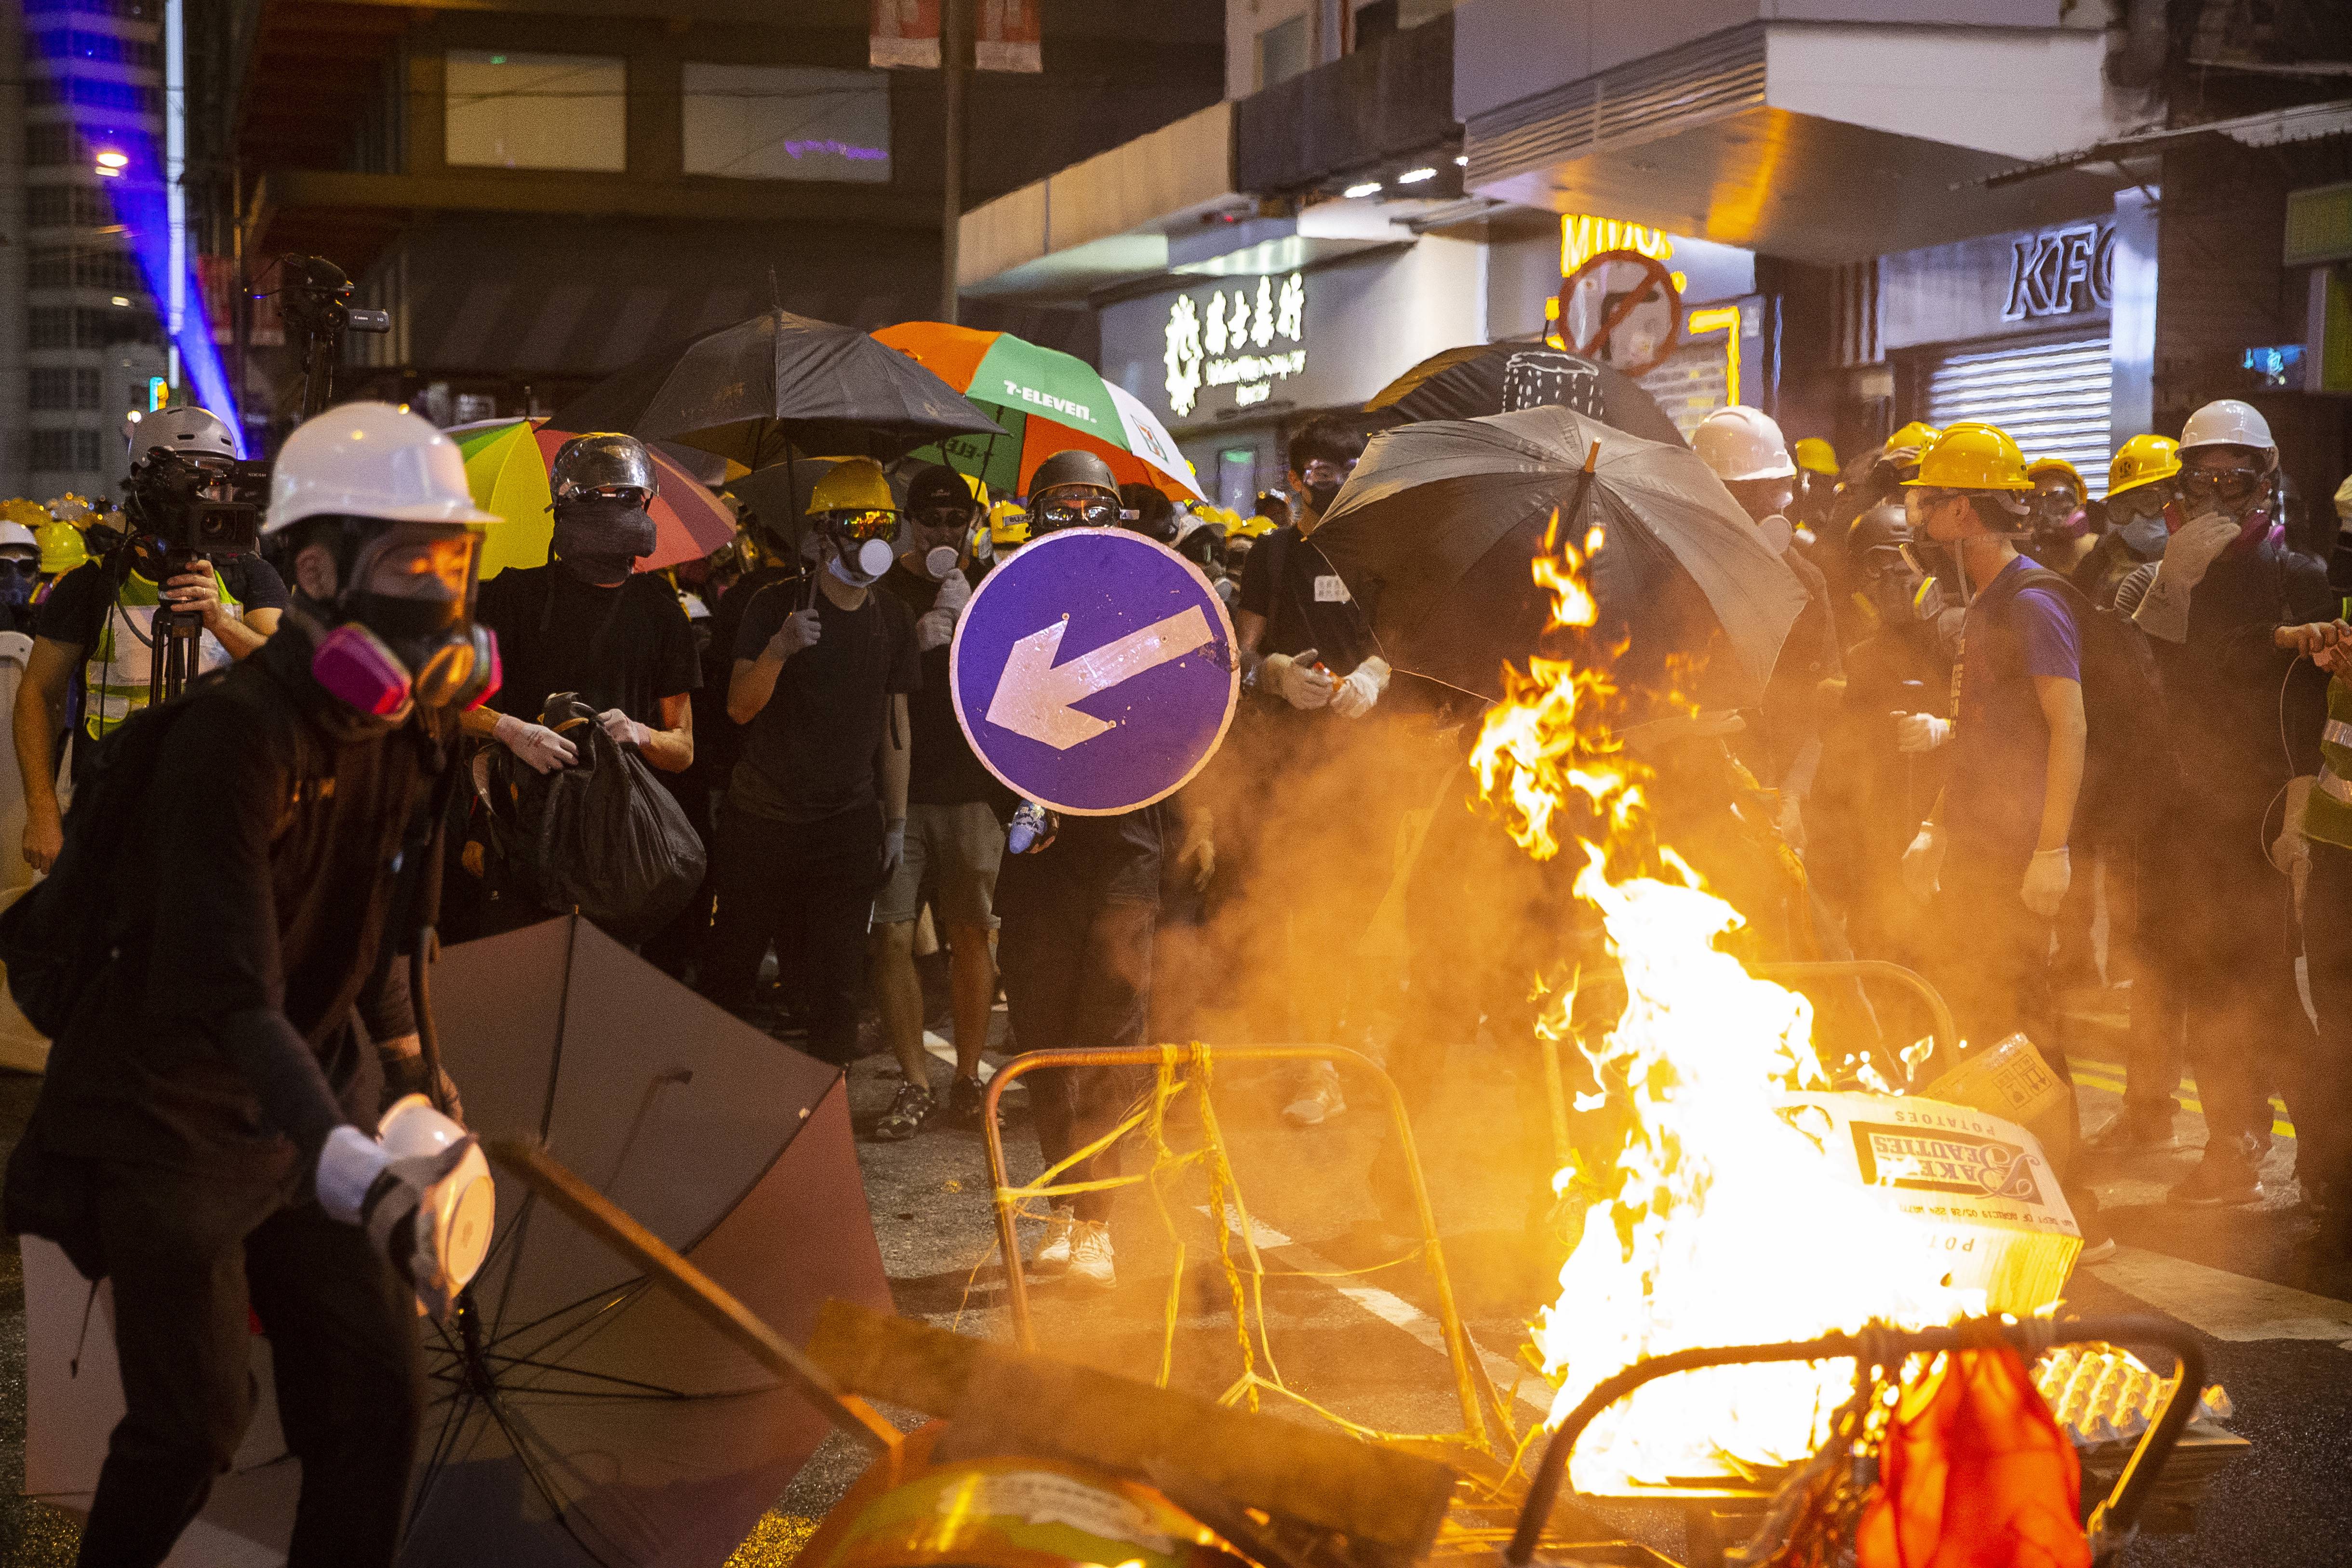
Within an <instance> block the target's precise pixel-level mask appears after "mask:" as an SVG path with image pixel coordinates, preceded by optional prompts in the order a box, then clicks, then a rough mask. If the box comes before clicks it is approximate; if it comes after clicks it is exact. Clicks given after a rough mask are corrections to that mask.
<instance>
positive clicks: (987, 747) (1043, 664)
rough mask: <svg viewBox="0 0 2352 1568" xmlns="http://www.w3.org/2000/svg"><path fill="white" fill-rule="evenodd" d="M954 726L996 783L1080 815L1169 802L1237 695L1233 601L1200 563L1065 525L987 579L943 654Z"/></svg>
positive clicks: (1151, 545) (1226, 719)
mask: <svg viewBox="0 0 2352 1568" xmlns="http://www.w3.org/2000/svg"><path fill="white" fill-rule="evenodd" d="M949 669H950V675H951V678H952V681H953V685H954V696H955V709H956V717H957V719H958V720H959V721H960V722H961V724H962V726H963V732H964V734H965V735H966V736H968V737H971V748H972V750H973V751H975V752H977V753H979V755H980V760H981V762H982V764H983V765H984V766H985V767H986V768H988V770H989V771H990V772H991V773H993V774H995V775H996V777H997V778H999V779H1002V780H1003V782H1004V784H1005V785H1006V787H1007V788H1009V789H1012V790H1013V791H1014V792H1015V793H1016V794H1018V795H1020V796H1021V797H1022V798H1024V800H1035V801H1038V802H1039V803H1041V804H1043V805H1046V806H1050V807H1052V808H1053V809H1054V810H1057V811H1066V812H1069V813H1071V814H1072V815H1074V816H1081V817H1107V816H1111V815H1113V814H1115V813H1117V812H1120V811H1131V810H1135V809H1136V808H1138V807H1139V806H1148V805H1150V803H1151V802H1152V801H1154V800H1160V799H1161V798H1162V797H1164V796H1167V795H1169V794H1171V793H1173V792H1174V791H1175V790H1176V789H1178V788H1180V787H1181V785H1182V784H1183V783H1184V781H1185V780H1186V779H1190V778H1192V775H1193V774H1195V773H1198V772H1199V771H1200V770H1201V766H1202V764H1203V763H1205V762H1207V761H1208V760H1209V758H1211V757H1212V756H1213V755H1214V754H1215V752H1216V749H1217V746H1218V743H1219V742H1221V741H1222V740H1223V738H1224V735H1225V727H1226V726H1227V725H1229V724H1231V723H1232V722H1233V717H1234V704H1235V702H1237V701H1238V700H1239V699H1240V695H1241V659H1240V657H1239V655H1238V654H1237V653H1236V652H1235V649H1234V625H1233V622H1232V621H1231V620H1230V619H1229V618H1228V617H1227V616H1226V614H1225V606H1224V601H1223V600H1221V599H1219V598H1218V597H1217V594H1216V591H1215V590H1214V589H1213V588H1211V587H1210V586H1209V584H1208V580H1207V579H1205V578H1203V577H1202V575H1201V573H1200V572H1199V570H1196V569H1195V568H1194V567H1193V565H1192V562H1190V561H1188V560H1186V559H1184V558H1183V557H1182V556H1180V555H1178V554H1177V553H1176V552H1175V551H1174V550H1172V549H1169V548H1168V547H1167V546H1166V545H1163V544H1160V543H1159V542H1157V541H1156V540H1153V539H1149V538H1144V537H1143V536H1142V535H1141V534H1138V533H1130V532H1129V531H1128V530H1126V529H1124V528H1065V529H1062V530H1061V531H1059V532H1056V533H1051V534H1047V535H1045V536H1044V537H1043V538H1039V539H1037V540H1035V541H1034V542H1033V543H1031V544H1028V545H1024V547H1022V549H1021V550H1020V551H1019V553H1017V554H1016V555H1014V556H1013V559H1010V560H1008V561H1006V562H1004V564H1003V565H1002V566H999V567H998V568H997V569H996V570H994V571H992V572H990V573H989V574H988V576H987V577H986V578H984V579H982V581H981V585H980V587H979V588H978V589H977V590H976V591H974V592H973V593H972V596H971V603H969V604H967V605H965V606H964V611H963V614H962V616H961V618H960V619H959V620H958V622H957V623H956V633H955V643H954V647H953V650H952V652H951V653H950V659H949Z"/></svg>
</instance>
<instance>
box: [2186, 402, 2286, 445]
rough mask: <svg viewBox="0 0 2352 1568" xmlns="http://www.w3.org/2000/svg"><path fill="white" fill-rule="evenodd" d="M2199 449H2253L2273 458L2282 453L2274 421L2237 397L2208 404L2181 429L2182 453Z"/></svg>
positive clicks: (2193, 414)
mask: <svg viewBox="0 0 2352 1568" xmlns="http://www.w3.org/2000/svg"><path fill="white" fill-rule="evenodd" d="M2198 446H2250V447H2252V448H2253V449H2254V450H2255V451H2256V452H2268V453H2270V454H2272V455H2273V456H2275V455H2277V452H2278V443H2277V442H2276V441H2274V440H2273V439H2272V438H2271V423H2270V421H2268V420H2266V419H2264V418H2263V415H2262V411H2261V410H2260V409H2258V408H2256V407H2254V405H2253V404H2252V403H2248V402H2239V401H2238V400H2237V399H2236V398H2233V397H2225V398H2218V399H2216V400H2215V401H2213V402H2209V403H2207V404H2206V405H2205V406H2204V407H2203V408H2200V409H2199V410H2198V411H2197V412H2196V413H2192V414H2190V415H2189V423H2186V424H2184V425H2182V426H2181V427H2180V450H2181V451H2183V452H2187V451H2189V450H2190V449H2191V448H2192V447H2198Z"/></svg>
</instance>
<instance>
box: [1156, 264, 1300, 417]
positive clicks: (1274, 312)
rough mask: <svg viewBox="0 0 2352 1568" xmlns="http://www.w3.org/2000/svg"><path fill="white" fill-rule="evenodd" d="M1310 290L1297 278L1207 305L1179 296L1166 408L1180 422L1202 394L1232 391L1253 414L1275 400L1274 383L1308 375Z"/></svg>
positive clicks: (1261, 283) (1223, 294)
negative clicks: (1205, 390) (1260, 405)
mask: <svg viewBox="0 0 2352 1568" xmlns="http://www.w3.org/2000/svg"><path fill="white" fill-rule="evenodd" d="M1306 318H1307V283H1306V280H1305V279H1304V278H1303V277H1301V276H1300V275H1299V274H1297V273H1296V272H1294V273H1292V274H1291V275H1290V276H1289V277H1286V278H1285V279H1283V280H1282V283H1281V285H1280V287H1276V284H1275V281H1274V279H1273V278H1271V277H1260V278H1259V279H1258V280H1257V287H1256V288H1255V291H1253V290H1252V289H1250V288H1249V287H1247V286H1246V285H1236V286H1235V287H1234V288H1233V289H1232V290H1230V291H1228V290H1226V289H1224V288H1223V287H1219V288H1215V289H1213V290H1211V291H1210V293H1209V294H1208V296H1207V298H1205V299H1203V298H1195V297H1194V296H1192V295H1191V294H1180V295H1178V296H1176V298H1173V299H1171V300H1170V301H1169V304H1168V322H1167V327H1166V337H1167V354H1166V361H1167V367H1168V379H1167V383H1166V384H1167V388H1168V406H1169V408H1170V409H1171V411H1173V412H1174V413H1175V414H1176V415H1177V416H1178V417H1179V418H1181V417H1182V416H1184V415H1185V414H1188V413H1192V407H1193V404H1194V403H1196V402H1199V401H1200V395H1201V388H1202V386H1204V385H1206V386H1212V387H1227V386H1229V387H1231V388H1233V389H1234V406H1235V407H1237V408H1247V407H1248V406H1249V405H1250V404H1252V403H1257V402H1265V400H1266V399H1267V398H1269V397H1271V396H1273V395H1274V383H1275V382H1278V381H1284V380H1287V379H1288V378H1289V377H1291V376H1295V375H1297V374H1298V373H1299V372H1300V371H1304V370H1305V369H1306V368H1307V350H1306V349H1305V348H1304V347H1298V348H1286V347H1284V346H1283V345H1285V344H1303V343H1304V342H1305V341H1306V337H1307V325H1306Z"/></svg>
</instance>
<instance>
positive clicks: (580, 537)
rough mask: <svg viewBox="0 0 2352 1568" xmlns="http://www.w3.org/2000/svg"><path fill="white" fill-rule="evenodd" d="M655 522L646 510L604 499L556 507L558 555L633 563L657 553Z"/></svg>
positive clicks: (561, 503)
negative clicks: (605, 558) (616, 557)
mask: <svg viewBox="0 0 2352 1568" xmlns="http://www.w3.org/2000/svg"><path fill="white" fill-rule="evenodd" d="M654 544H655V528H654V520H653V518H652V517H651V516H649V515H648V514H647V513H646V509H645V508H644V507H638V506H632V505H631V504H630V503H628V502H626V501H623V500H617V499H614V498H612V497H604V496H583V497H578V498H577V499H574V500H568V501H559V502H557V503H556V507H555V553H556V555H557V556H558V557H559V558H561V557H565V556H592V557H593V556H618V557H621V558H623V559H626V560H631V561H634V560H635V559H637V558H638V557H639V556H646V555H651V554H653V553H654Z"/></svg>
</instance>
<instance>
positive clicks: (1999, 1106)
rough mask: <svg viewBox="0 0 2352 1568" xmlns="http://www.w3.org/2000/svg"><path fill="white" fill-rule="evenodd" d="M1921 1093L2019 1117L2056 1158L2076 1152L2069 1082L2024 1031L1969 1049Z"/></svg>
mask: <svg viewBox="0 0 2352 1568" xmlns="http://www.w3.org/2000/svg"><path fill="white" fill-rule="evenodd" d="M1919 1092H1920V1093H1921V1094H1923V1095H1925V1096H1926V1097H1927V1098H1928V1099H1930V1100H1942V1101H1946V1102H1948V1103H1951V1104H1954V1105H1967V1106H1970V1107H1972V1108H1974V1109H1976V1110H1979V1111H1982V1112H1985V1113H1988V1114H1990V1115H1994V1116H1999V1117H2000V1118H2001V1119H2002V1120H2003V1121H2006V1122H2015V1123H2016V1124H2018V1125H2020V1126H2021V1127H2023V1128H2025V1129H2026V1131H2028V1132H2030V1133H2032V1134H2033V1135H2034V1136H2035V1137H2036V1138H2039V1139H2040V1140H2041V1141H2042V1151H2043V1153H2045V1154H2047V1155H2049V1156H2050V1157H2051V1158H2052V1159H2053V1160H2057V1161H2063V1160H2066V1159H2068V1158H2071V1157H2072V1156H2073V1155H2074V1101H2073V1100H2072V1099H2071V1098H2069V1097H2068V1095H2067V1093H2066V1085H2065V1083H2064V1082H2062V1081H2061V1080H2060V1079H2059V1077H2058V1075H2057V1074H2056V1073H2055V1072H2053V1071H2051V1070H2050V1064H2049V1063H2048V1062H2046V1061H2042V1053H2041V1052H2040V1051H2036V1050H2034V1049H2033V1042H2032V1040H2028V1039H2026V1038H2025V1036H2023V1035H2022V1034H2011V1035H2010V1036H2008V1037H2007V1038H2006V1039H2004V1040H2000V1042H1999V1043H1998V1044H1996V1045H1994V1046H1992V1047H1991V1048H1990V1049H1989V1050H1985V1051H1970V1052H1969V1053H1968V1055H1966V1056H1964V1057H1962V1058H1961V1059H1960V1060H1959V1061H1958V1062H1956V1063H1954V1064H1953V1065H1951V1066H1950V1067H1948V1068H1947V1069H1946V1070H1945V1071H1944V1072H1943V1073H1941V1074H1940V1075H1939V1076H1937V1078H1936V1079H1935V1080H1934V1081H1933V1082H1930V1083H1928V1084H1927V1086H1926V1087H1924V1088H1922V1089H1921V1090H1920V1091H1919Z"/></svg>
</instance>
